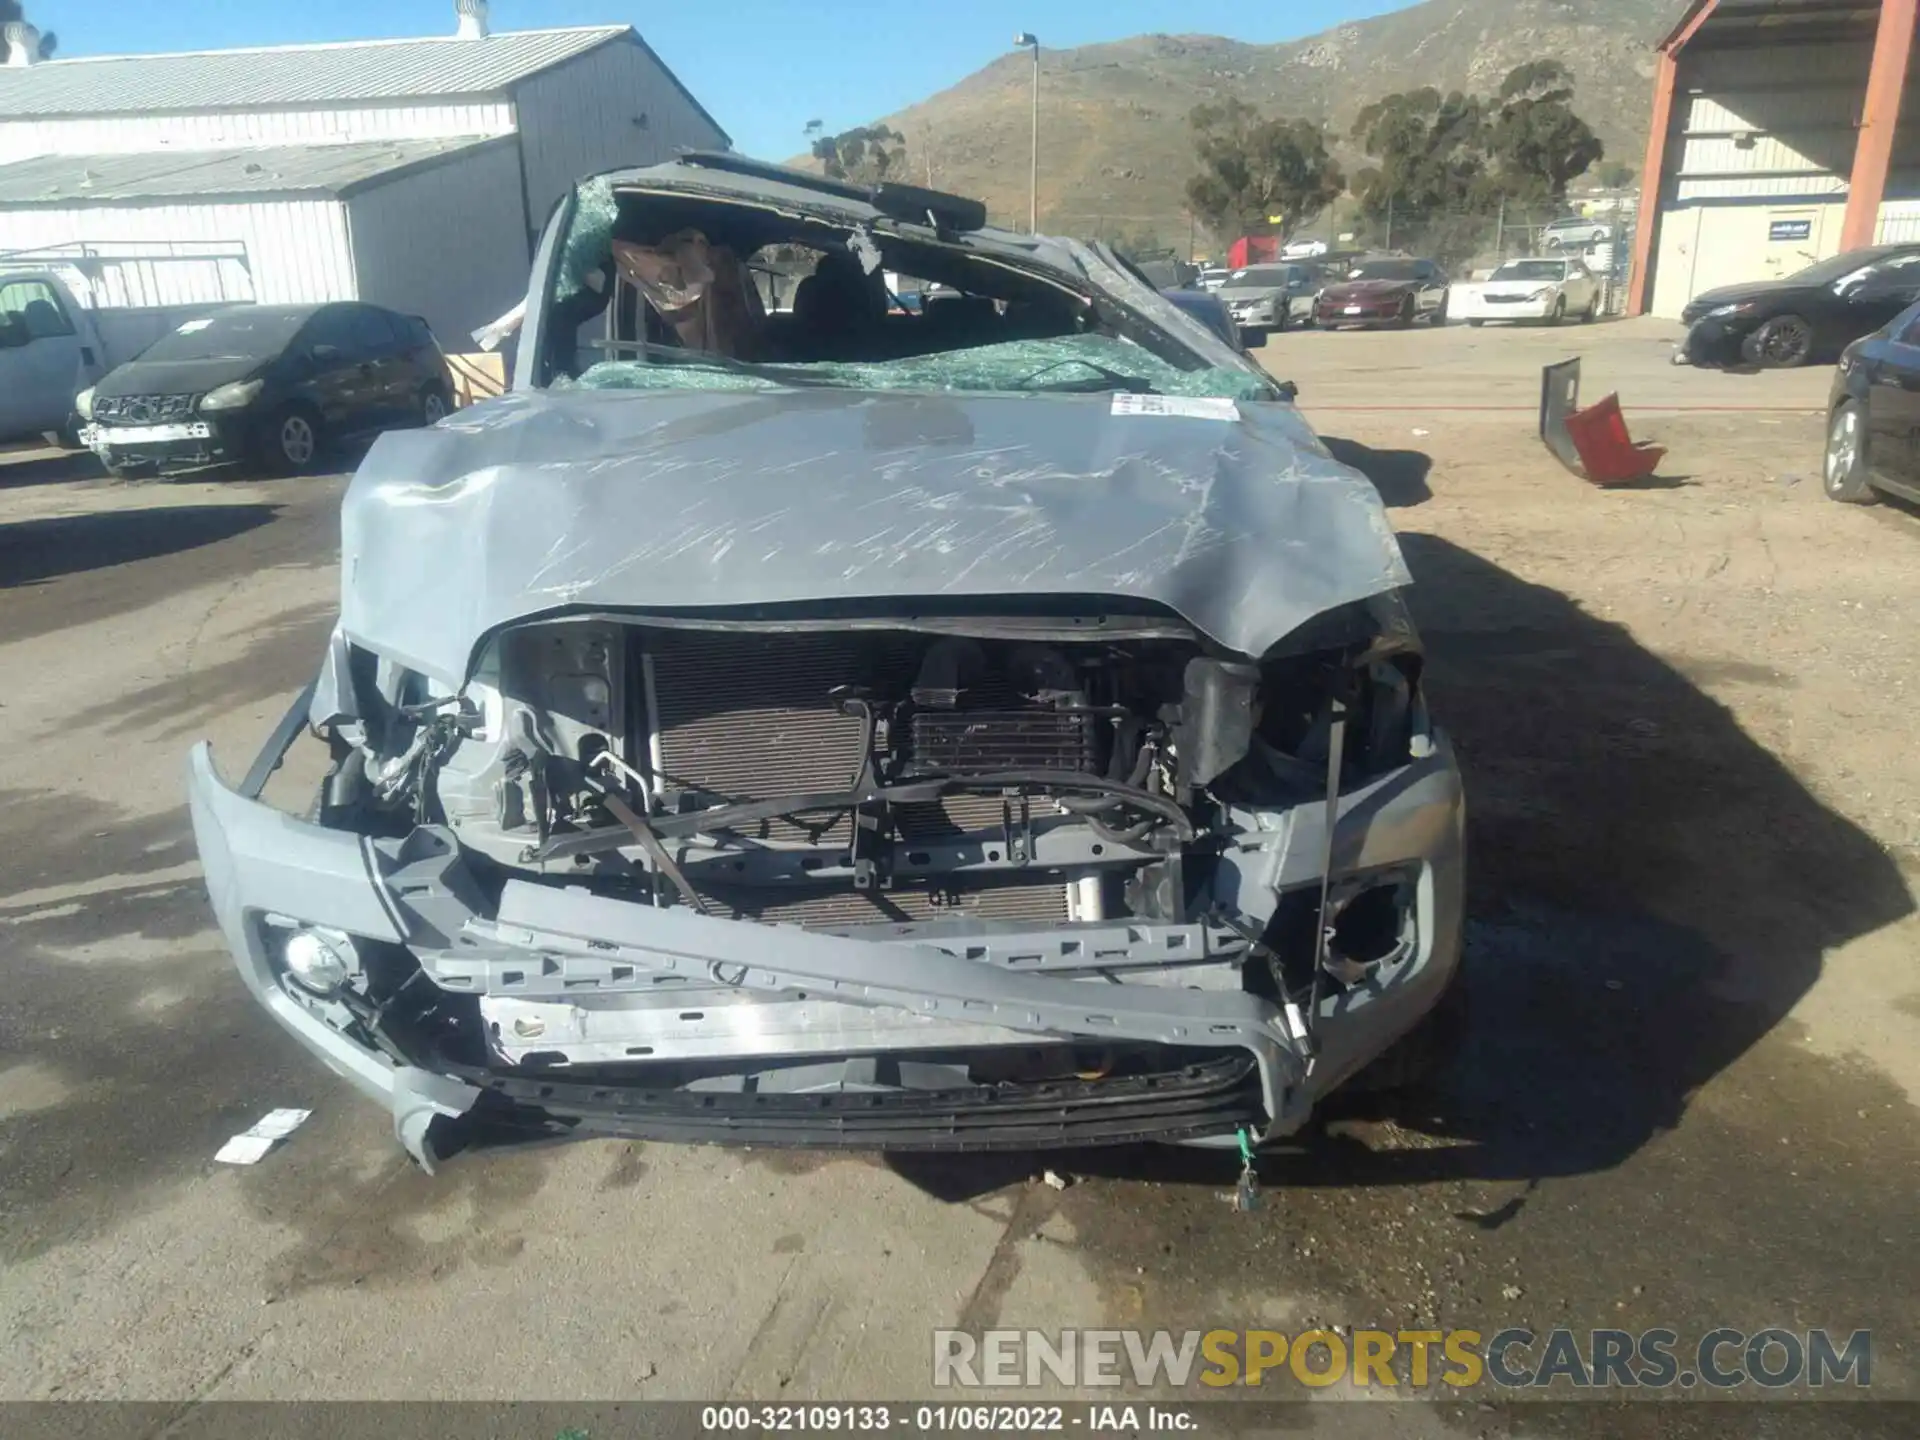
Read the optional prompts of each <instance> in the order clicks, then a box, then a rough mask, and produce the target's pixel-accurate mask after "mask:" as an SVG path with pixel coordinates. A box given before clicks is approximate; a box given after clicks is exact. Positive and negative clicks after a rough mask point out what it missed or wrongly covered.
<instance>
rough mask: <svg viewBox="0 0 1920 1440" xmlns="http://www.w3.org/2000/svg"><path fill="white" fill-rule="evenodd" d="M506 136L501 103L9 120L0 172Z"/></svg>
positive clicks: (507, 110) (508, 127)
mask: <svg viewBox="0 0 1920 1440" xmlns="http://www.w3.org/2000/svg"><path fill="white" fill-rule="evenodd" d="M512 129H513V106H512V105H510V104H508V103H507V102H505V101H489V102H480V103H448V104H420V105H393V104H387V105H336V106H328V107H325V108H320V109H298V110H234V111H218V110H213V111H204V112H201V113H199V114H184V115H90V116H76V117H74V118H72V119H47V120H9V121H5V122H0V165H5V164H9V163H11V162H13V161H15V160H25V159H28V158H30V157H32V156H35V155H124V154H129V153H140V152H142V151H147V150H213V149H220V148H224V147H227V146H233V145H325V144H338V143H344V142H347V141H354V140H395V139H402V140H435V139H440V138H443V137H447V136H455V135H505V134H508V133H510V132H511V131H512Z"/></svg>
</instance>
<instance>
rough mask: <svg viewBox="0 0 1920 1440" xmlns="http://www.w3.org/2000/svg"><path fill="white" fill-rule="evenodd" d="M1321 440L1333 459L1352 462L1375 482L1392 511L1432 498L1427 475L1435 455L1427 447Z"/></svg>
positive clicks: (1325, 437)
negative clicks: (1386, 447)
mask: <svg viewBox="0 0 1920 1440" xmlns="http://www.w3.org/2000/svg"><path fill="white" fill-rule="evenodd" d="M1320 438H1321V440H1322V441H1323V442H1324V443H1325V444H1326V447H1327V449H1328V450H1330V451H1331V452H1333V458H1334V459H1336V460H1338V461H1339V462H1340V463H1341V464H1342V465H1351V466H1352V467H1353V468H1354V469H1356V470H1358V471H1359V472H1360V473H1361V474H1363V475H1365V476H1366V477H1367V479H1369V480H1371V481H1372V482H1373V488H1374V489H1376V490H1378V491H1379V492H1380V500H1381V503H1383V504H1384V505H1386V506H1387V508H1388V509H1390V510H1399V509H1407V508H1410V507H1412V506H1415V505H1424V504H1426V503H1427V501H1429V500H1431V499H1432V498H1433V490H1432V488H1431V487H1430V486H1429V485H1428V484H1427V476H1428V475H1429V474H1430V473H1431V472H1432V470H1433V457H1432V456H1431V455H1429V454H1427V453H1426V451H1424V450H1376V449H1374V448H1373V447H1372V446H1371V445H1362V444H1361V443H1360V442H1359V441H1358V440H1344V439H1341V438H1340V437H1339V436H1336V435H1322V436H1321V437H1320Z"/></svg>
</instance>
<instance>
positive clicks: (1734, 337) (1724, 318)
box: [1675, 315, 1759, 365]
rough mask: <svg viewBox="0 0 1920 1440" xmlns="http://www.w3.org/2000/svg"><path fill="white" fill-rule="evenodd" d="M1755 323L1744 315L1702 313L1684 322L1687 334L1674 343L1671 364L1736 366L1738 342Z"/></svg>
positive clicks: (1753, 327)
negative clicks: (1674, 355)
mask: <svg viewBox="0 0 1920 1440" xmlns="http://www.w3.org/2000/svg"><path fill="white" fill-rule="evenodd" d="M1683 318H1684V317H1683ZM1758 324H1759V321H1758V320H1757V319H1755V318H1753V317H1751V316H1747V315H1703V316H1701V317H1700V318H1699V319H1697V320H1694V321H1691V322H1689V323H1688V325H1687V333H1686V334H1685V335H1684V336H1682V337H1681V339H1680V343H1679V344H1678V345H1677V346H1675V350H1676V352H1677V353H1676V357H1675V363H1676V364H1688V365H1738V364H1739V363H1740V362H1741V359H1742V357H1741V354H1740V343H1741V342H1742V341H1743V340H1745V339H1746V338H1747V336H1748V335H1750V334H1752V333H1753V331H1754V329H1755V327H1756V326H1757V325H1758Z"/></svg>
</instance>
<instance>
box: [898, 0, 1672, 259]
mask: <svg viewBox="0 0 1920 1440" xmlns="http://www.w3.org/2000/svg"><path fill="white" fill-rule="evenodd" d="M1681 9H1682V0H1427V3H1425V4H1421V5H1415V6H1413V7H1412V8H1410V9H1407V10H1401V11H1397V12H1395V13H1393V14H1390V15H1383V16H1380V17H1378V18H1376V19H1372V20H1363V21H1358V22H1355V23H1353V24H1350V25H1342V26H1340V27H1339V28H1338V29H1335V30H1329V31H1327V32H1325V33H1324V34H1320V35H1315V36H1310V37H1308V38H1307V39H1304V40H1294V41H1289V42H1286V43H1284V44H1278V45H1246V44H1242V43H1240V42H1239V41H1236V40H1227V39H1222V38H1220V37H1218V36H1212V35H1142V36H1137V37H1135V38H1134V39H1131V40H1122V41H1117V42H1115V43H1112V44H1106V45H1088V46H1083V47H1082V48H1080V49H1076V50H1049V51H1043V52H1042V53H1041V66H1040V105H1041V119H1040V133H1041V154H1040V219H1041V228H1042V229H1055V230H1059V231H1063V232H1072V233H1080V234H1092V233H1104V234H1112V233H1115V232H1116V231H1121V230H1124V231H1125V232H1126V233H1127V234H1129V235H1139V234H1142V233H1143V232H1145V233H1152V234H1154V235H1157V236H1158V237H1159V238H1161V239H1162V240H1164V241H1165V242H1166V243H1168V244H1178V245H1184V244H1185V242H1186V239H1187V235H1186V230H1187V223H1188V222H1187V220H1186V212H1185V208H1184V203H1183V200H1182V190H1183V187H1184V185H1185V182H1186V178H1187V176H1188V175H1189V174H1190V173H1191V171H1192V144H1191V140H1190V138H1189V131H1188V128H1187V115H1188V113H1189V112H1190V111H1191V110H1192V109H1193V107H1194V106H1195V105H1197V104H1200V103H1201V102H1203V101H1206V100H1212V99H1218V98H1222V97H1224V96H1228V95H1233V96H1238V97H1239V98H1241V99H1243V100H1246V101H1249V102H1251V103H1253V104H1255V105H1258V106H1260V107H1261V108H1262V109H1264V110H1266V111H1267V112H1268V113H1271V114H1279V115H1288V116H1295V115H1297V116H1304V117H1308V118H1311V119H1316V120H1320V121H1322V122H1323V123H1327V124H1329V125H1330V126H1332V128H1333V130H1334V132H1335V134H1336V135H1337V136H1338V137H1340V142H1341V143H1340V150H1341V158H1342V160H1343V161H1344V162H1345V163H1347V164H1348V165H1349V167H1351V166H1352V165H1353V164H1355V163H1357V162H1358V161H1359V157H1358V156H1356V155H1354V154H1353V153H1352V151H1351V147H1350V146H1349V145H1348V144H1347V142H1346V140H1345V135H1346V131H1347V127H1348V126H1349V125H1350V124H1351V122H1352V119H1353V116H1354V114H1355V112H1356V111H1358V110H1359V108H1360V107H1361V106H1362V105H1365V104H1367V103H1368V102H1369V101H1372V100H1375V99H1377V98H1379V97H1380V96H1382V95H1385V94H1390V93H1392V92H1394V91H1396V90H1408V89H1413V88H1416V87H1418V86H1420V85H1427V84H1430V85H1435V86H1438V87H1439V88H1440V89H1442V90H1447V89H1455V88H1458V89H1465V90H1470V91H1476V92H1480V93H1486V92H1489V91H1491V90H1493V89H1495V88H1496V87H1498V85H1499V83H1500V81H1501V80H1502V78H1504V77H1505V75H1506V74H1507V72H1508V71H1509V70H1511V69H1512V68H1513V67H1514V66H1515V65H1518V64H1520V63H1521V62H1523V61H1526V60H1533V59H1539V58H1543V57H1553V58H1556V59H1559V60H1560V61H1562V62H1563V63H1564V64H1566V65H1567V66H1568V68H1569V69H1570V70H1571V71H1572V72H1573V74H1574V80H1575V104H1576V107H1577V108H1578V109H1579V111H1580V113H1581V114H1582V115H1583V116H1585V117H1586V119H1587V121H1588V123H1590V124H1591V125H1592V126H1593V127H1594V129H1595V130H1596V131H1598V132H1599V134H1600V136H1601V138H1602V139H1603V140H1604V141H1605V142H1606V146H1607V154H1608V156H1609V158H1613V159H1620V160H1624V161H1626V162H1627V163H1628V164H1631V165H1632V166H1634V168H1635V169H1638V168H1639V163H1640V160H1641V156H1642V152H1643V150H1644V147H1645V144H1646V124H1647V113H1648V107H1649V103H1650V95H1651V88H1652V78H1653V68H1654V67H1653V62H1654V54H1653V50H1652V46H1653V44H1654V42H1655V41H1656V40H1658V39H1659V38H1660V36H1661V35H1662V33H1664V31H1665V30H1666V29H1667V28H1668V27H1669V26H1670V25H1671V24H1672V22H1673V20H1674V19H1675V18H1677V16H1678V15H1679V13H1680V10H1681ZM1031 67H1032V62H1031V61H1030V60H1029V59H1028V57H1027V55H1026V54H1025V53H1024V52H1023V53H1020V54H1009V55H1007V56H1005V57H1004V58H1002V59H999V60H996V61H995V62H994V63H993V64H991V65H988V66H987V67H986V68H984V69H982V70H979V71H976V72H975V73H974V74H972V75H969V76H968V77H967V78H966V79H964V80H962V81H961V82H960V83H959V84H957V85H954V86H952V87H951V88H950V89H947V90H943V91H941V92H940V93H939V94H937V95H934V96H931V97H930V98H928V99H926V100H924V101H922V102H920V103H919V104H917V105H914V106H911V107H909V108H908V109H906V110H903V111H900V112H898V113H897V114H894V115H890V116H887V117H885V121H886V123H888V124H890V125H892V126H893V127H894V128H895V129H897V130H899V131H900V132H901V133H902V134H903V135H905V136H906V137H907V146H908V151H909V158H910V160H911V165H912V178H913V179H914V180H916V181H921V182H925V181H926V180H927V179H928V178H929V174H931V179H932V182H933V183H934V184H935V185H938V186H939V187H941V188H942V189H948V190H955V191H959V192H961V193H963V194H969V195H977V196H980V197H981V198H983V199H985V200H986V201H987V203H988V206H989V207H990V208H991V210H992V213H993V215H994V217H995V218H996V219H997V220H1002V221H1018V222H1019V223H1021V224H1024V223H1025V220H1026V209H1027V157H1028V135H1029V130H1028V125H1029V113H1030V112H1029V108H1028V107H1029V103H1030V102H1029V86H1030V84H1031V79H1032V68H1031Z"/></svg>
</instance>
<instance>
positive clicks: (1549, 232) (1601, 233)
mask: <svg viewBox="0 0 1920 1440" xmlns="http://www.w3.org/2000/svg"><path fill="white" fill-rule="evenodd" d="M1612 235H1613V227H1612V226H1610V225H1608V224H1606V223H1605V222H1604V221H1600V220H1590V219H1588V218H1587V217H1586V216H1585V215H1569V216H1567V218H1566V219H1564V220H1556V221H1554V222H1553V223H1552V224H1551V225H1549V226H1547V227H1546V228H1545V229H1543V230H1542V231H1541V232H1540V245H1541V247H1542V248H1543V249H1547V250H1584V249H1586V248H1587V246H1589V245H1597V244H1599V243H1600V242H1601V241H1602V240H1607V239H1611V238H1612Z"/></svg>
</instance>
